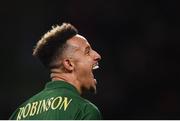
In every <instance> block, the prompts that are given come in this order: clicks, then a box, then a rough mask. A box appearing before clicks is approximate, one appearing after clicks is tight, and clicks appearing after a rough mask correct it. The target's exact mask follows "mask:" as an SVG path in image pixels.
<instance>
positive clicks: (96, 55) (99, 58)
mask: <svg viewBox="0 0 180 121" xmlns="http://www.w3.org/2000/svg"><path fill="white" fill-rule="evenodd" d="M94 59H95V61H100V60H101V55H100V54H99V53H97V52H96V51H94Z"/></svg>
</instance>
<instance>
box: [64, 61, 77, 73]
mask: <svg viewBox="0 0 180 121" xmlns="http://www.w3.org/2000/svg"><path fill="white" fill-rule="evenodd" d="M63 65H64V69H65V70H67V71H70V72H71V71H73V70H74V63H73V62H72V61H71V60H70V59H64V60H63Z"/></svg>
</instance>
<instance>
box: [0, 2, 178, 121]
mask: <svg viewBox="0 0 180 121" xmlns="http://www.w3.org/2000/svg"><path fill="white" fill-rule="evenodd" d="M179 5H180V4H179V3H178V0H177V1H176V0H116V1H113V0H111V1H110V0H59V1H50V0H49V1H45V0H44V1H40V0H36V2H35V1H26V0H24V1H12V0H11V1H10V0H6V1H5V0H4V1H0V27H1V28H0V33H1V34H0V53H1V54H0V55H1V56H0V67H1V70H0V72H1V73H0V76H1V88H0V95H1V98H0V108H1V110H0V118H1V119H8V118H9V116H10V115H11V114H12V112H13V111H14V110H15V109H16V108H17V107H18V106H19V105H20V104H21V103H22V102H24V101H25V100H26V99H28V98H29V97H31V96H32V95H34V94H36V93H37V92H39V91H40V90H42V89H43V88H44V85H45V83H46V82H48V81H49V75H48V74H49V73H48V71H47V70H45V68H44V67H43V66H42V65H41V64H40V62H39V61H38V60H37V59H35V58H33V57H32V49H33V46H34V45H35V43H36V42H37V40H39V39H40V37H41V36H42V35H43V34H44V33H45V32H47V30H49V29H50V28H51V26H52V25H55V24H61V23H62V22H70V23H72V24H73V25H74V26H75V27H77V28H78V30H79V33H80V34H82V35H84V36H85V37H86V38H87V39H88V41H89V43H90V44H91V45H92V47H93V48H94V49H95V50H96V51H97V52H99V53H100V54H101V56H102V60H101V62H100V69H99V70H97V71H96V73H95V75H96V79H97V80H98V85H97V89H98V93H97V95H93V94H84V97H86V98H88V99H89V100H91V101H92V102H93V103H95V104H96V105H97V106H98V107H99V109H100V110H101V112H102V114H103V117H104V119H180V88H179V84H180V82H179V81H180V69H179V68H180V63H179V62H180V59H179V56H180V41H179V40H180V14H179V12H180V7H179Z"/></svg>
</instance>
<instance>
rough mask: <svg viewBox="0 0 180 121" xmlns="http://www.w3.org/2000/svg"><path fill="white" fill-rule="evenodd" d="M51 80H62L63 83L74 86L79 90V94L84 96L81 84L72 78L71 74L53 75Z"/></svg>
mask: <svg viewBox="0 0 180 121" xmlns="http://www.w3.org/2000/svg"><path fill="white" fill-rule="evenodd" d="M51 80H52V81H58V80H62V81H65V82H67V83H70V84H71V85H73V86H74V87H75V88H76V89H77V90H78V92H79V93H80V94H82V91H81V87H80V84H79V82H78V81H77V80H75V79H74V78H72V76H71V75H70V74H63V73H51Z"/></svg>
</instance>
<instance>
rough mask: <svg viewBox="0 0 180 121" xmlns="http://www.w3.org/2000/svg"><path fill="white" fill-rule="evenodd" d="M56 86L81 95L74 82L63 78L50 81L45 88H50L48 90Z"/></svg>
mask: <svg viewBox="0 0 180 121" xmlns="http://www.w3.org/2000/svg"><path fill="white" fill-rule="evenodd" d="M54 88H66V89H69V90H71V91H73V92H75V93H76V94H78V95H80V94H79V92H78V91H77V89H76V88H75V87H74V86H73V85H72V84H70V83H68V82H65V81H63V80H55V81H50V82H48V83H47V84H46V86H45V89H48V90H49V89H54Z"/></svg>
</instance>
